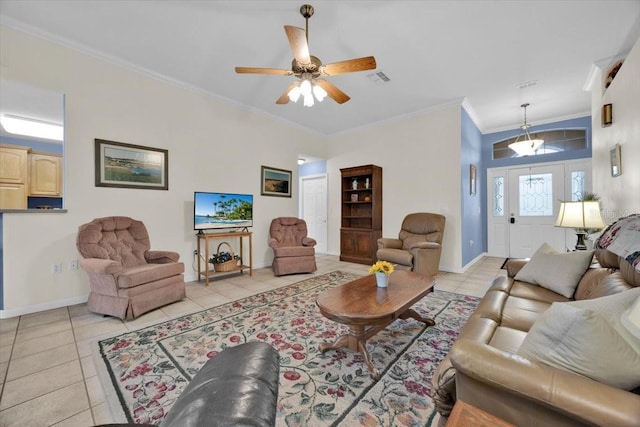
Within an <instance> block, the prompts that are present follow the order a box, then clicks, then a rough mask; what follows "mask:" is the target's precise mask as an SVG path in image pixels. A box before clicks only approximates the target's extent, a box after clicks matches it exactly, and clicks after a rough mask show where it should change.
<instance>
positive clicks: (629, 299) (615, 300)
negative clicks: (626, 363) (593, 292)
mask: <svg viewBox="0 0 640 427" xmlns="http://www.w3.org/2000/svg"><path fill="white" fill-rule="evenodd" d="M638 298H640V288H633V289H629V290H628V291H624V292H620V293H617V294H613V295H608V296H606V297H600V298H592V299H585V300H580V301H572V302H568V303H567V304H569V305H572V306H574V307H578V308H582V309H584V310H591V311H593V312H596V313H598V314H599V315H600V316H602V317H603V318H604V319H605V320H606V321H607V323H609V325H611V327H612V328H613V329H615V331H616V332H617V333H618V334H619V335H620V336H621V337H622V338H623V339H624V340H625V341H627V343H629V345H630V346H631V347H632V348H633V349H634V350H635V352H636V353H638V354H640V340H639V339H638V338H636V337H635V336H633V334H631V332H629V330H628V329H627V328H626V327H625V326H624V325H623V324H622V314H623V313H625V312H626V311H627V310H629V309H630V308H631V306H632V305H633V304H634V303H635V301H636V300H637V299H638Z"/></svg>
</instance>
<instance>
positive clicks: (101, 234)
mask: <svg viewBox="0 0 640 427" xmlns="http://www.w3.org/2000/svg"><path fill="white" fill-rule="evenodd" d="M76 247H77V248H78V252H80V254H81V255H82V259H81V260H80V266H81V267H82V269H83V270H85V271H86V272H87V274H88V276H89V285H90V288H91V292H90V293H89V299H88V301H87V306H88V307H89V310H91V311H93V312H95V313H101V314H107V315H110V316H115V317H119V318H121V319H128V320H130V319H133V318H135V317H137V316H140V315H141V314H143V313H146V312H148V311H150V310H153V309H155V308H158V307H161V306H163V305H166V304H170V303H172V302H176V301H180V300H181V299H183V298H185V297H186V292H185V285H184V264H183V263H181V262H178V260H179V258H180V255H179V254H178V253H177V252H172V251H152V250H150V247H151V244H150V241H149V234H148V233H147V229H146V227H145V226H144V224H143V223H142V222H141V221H137V220H135V219H131V218H129V217H124V216H110V217H104V218H96V219H94V220H93V221H91V222H89V223H87V224H83V225H81V226H80V227H78V235H77V236H76Z"/></svg>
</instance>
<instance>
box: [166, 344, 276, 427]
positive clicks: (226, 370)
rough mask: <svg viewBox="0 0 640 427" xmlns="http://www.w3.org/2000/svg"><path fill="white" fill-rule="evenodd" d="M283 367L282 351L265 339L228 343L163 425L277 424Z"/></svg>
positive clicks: (189, 426)
mask: <svg viewBox="0 0 640 427" xmlns="http://www.w3.org/2000/svg"><path fill="white" fill-rule="evenodd" d="M279 372H280V356H279V355H278V352H277V351H276V350H275V349H274V348H273V347H271V346H270V345H269V344H267V343H264V342H258V341H251V342H247V343H244V344H240V345H238V346H235V347H228V348H226V349H225V350H224V351H222V352H220V353H219V354H217V355H216V356H214V357H212V358H211V359H209V361H207V363H205V364H204V366H203V367H202V368H201V369H200V371H199V372H198V373H197V374H196V376H195V377H193V379H192V380H191V382H190V383H189V385H188V386H187V387H186V388H185V389H184V391H183V392H182V394H180V397H178V400H176V402H175V404H174V405H173V406H172V407H171V409H170V410H169V412H168V414H167V416H166V417H165V419H164V420H163V421H162V423H160V427H200V426H209V425H216V426H240V425H244V426H249V425H251V426H255V427H270V426H274V425H275V422H276V407H277V403H278V380H279V376H280V375H279Z"/></svg>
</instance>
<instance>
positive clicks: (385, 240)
mask: <svg viewBox="0 0 640 427" xmlns="http://www.w3.org/2000/svg"><path fill="white" fill-rule="evenodd" d="M384 248H389V249H402V240H400V239H393V238H390V237H381V238H379V239H378V249H384Z"/></svg>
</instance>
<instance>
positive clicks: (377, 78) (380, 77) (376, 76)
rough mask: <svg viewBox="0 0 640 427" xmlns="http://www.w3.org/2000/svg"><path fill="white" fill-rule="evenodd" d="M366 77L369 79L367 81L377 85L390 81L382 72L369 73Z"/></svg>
mask: <svg viewBox="0 0 640 427" xmlns="http://www.w3.org/2000/svg"><path fill="white" fill-rule="evenodd" d="M367 77H369V80H371V81H372V82H374V83H375V84H377V85H381V84H385V83H389V82H390V81H391V79H390V78H389V77H387V75H386V74H385V73H383V72H382V71H378V72H377V73H371V74H369V75H367Z"/></svg>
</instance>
